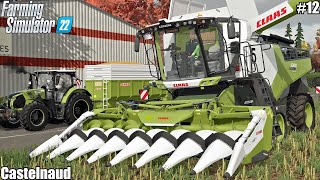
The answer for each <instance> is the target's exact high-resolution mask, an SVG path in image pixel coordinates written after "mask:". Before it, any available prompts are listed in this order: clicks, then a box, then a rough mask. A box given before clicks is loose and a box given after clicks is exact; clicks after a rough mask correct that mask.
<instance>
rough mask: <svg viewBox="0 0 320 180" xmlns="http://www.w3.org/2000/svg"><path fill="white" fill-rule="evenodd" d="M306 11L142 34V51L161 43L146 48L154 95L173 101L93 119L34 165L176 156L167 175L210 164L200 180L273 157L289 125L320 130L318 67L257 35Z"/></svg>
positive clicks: (168, 26) (176, 24)
mask: <svg viewBox="0 0 320 180" xmlns="http://www.w3.org/2000/svg"><path fill="white" fill-rule="evenodd" d="M231 2H232V1H231ZM233 2H236V1H233ZM246 2H247V1H246ZM229 3H230V1H229ZM247 3H248V4H247ZM247 3H244V4H245V5H246V6H249V5H250V4H251V5H252V1H248V2H247ZM297 3H298V1H296V0H293V1H290V2H289V3H288V2H284V3H282V4H280V5H279V6H277V7H276V8H274V9H272V10H270V11H268V12H266V13H264V14H261V15H259V16H257V18H255V19H254V20H246V19H241V18H237V17H238V15H237V14H236V13H234V14H230V13H229V12H232V11H228V9H226V8H220V9H218V10H217V9H213V10H208V11H203V12H201V13H195V14H186V15H182V16H179V17H176V18H172V19H171V20H164V19H163V20H160V21H159V23H157V24H154V25H151V26H148V27H146V28H144V29H142V30H140V31H139V32H138V33H137V38H136V43H135V50H136V51H139V45H140V40H141V39H142V38H143V39H144V40H152V42H153V44H151V45H150V44H145V46H144V47H145V50H146V53H147V54H148V58H149V62H150V63H152V64H153V65H155V67H156V70H157V73H156V74H154V75H155V76H156V77H157V80H155V81H152V82H150V86H149V88H157V89H160V90H164V91H166V96H165V97H162V98H161V99H158V100H153V99H149V100H147V101H118V102H117V107H116V108H108V109H104V108H103V109H95V110H93V111H92V112H86V113H84V114H83V115H82V116H81V117H80V118H79V119H78V120H77V121H76V122H75V123H74V124H72V125H71V126H69V127H68V128H67V129H66V130H65V131H64V132H63V133H61V134H60V135H56V136H54V137H52V138H51V139H49V140H48V141H46V142H44V143H43V144H42V145H40V146H39V147H38V148H36V149H35V150H34V151H33V152H31V153H30V157H35V156H38V155H40V154H42V153H44V152H48V151H50V150H53V151H52V152H51V153H50V154H49V155H48V158H50V159H52V158H54V157H56V156H59V155H61V154H63V153H66V152H68V151H72V150H74V151H73V152H72V153H71V154H70V155H69V156H68V157H67V160H68V161H72V160H74V159H76V158H78V157H81V156H82V155H85V154H87V153H89V152H93V151H95V152H94V153H93V155H92V156H91V157H90V158H89V159H88V160H87V161H88V163H93V162H95V161H97V160H98V159H100V158H102V157H105V156H107V155H109V154H111V153H114V152H118V153H117V154H116V156H115V157H114V158H113V159H112V160H111V161H110V162H107V165H108V166H116V165H117V164H118V163H120V162H121V161H123V160H124V159H127V158H129V157H131V156H133V155H136V154H139V153H143V155H142V156H141V157H140V159H139V160H138V161H137V162H136V163H135V164H134V166H133V167H132V168H133V169H135V168H140V167H141V166H143V165H145V164H147V163H148V162H150V161H152V160H154V159H156V158H158V157H160V156H164V155H168V156H169V157H168V159H167V161H166V162H165V164H164V165H163V166H162V167H161V169H160V170H161V171H165V170H168V169H170V168H172V167H173V166H175V165H177V164H178V163H180V162H182V161H184V160H186V159H188V158H190V157H194V156H200V159H199V161H198V162H197V164H196V165H195V167H194V168H193V169H192V170H191V174H197V173H199V172H201V171H202V170H204V169H205V168H207V167H209V166H210V165H211V164H213V163H215V162H217V161H219V160H222V159H228V160H229V164H228V167H227V170H226V172H225V177H230V176H233V175H234V173H235V171H236V169H237V168H238V167H239V165H240V164H241V163H242V164H247V163H252V162H256V161H261V160H264V159H266V158H267V157H268V155H269V153H268V152H269V151H270V150H271V149H272V146H273V144H274V143H275V142H277V141H278V142H279V141H281V140H282V139H283V138H285V135H286V132H287V129H288V126H287V124H289V125H290V126H291V127H292V128H295V129H297V130H303V131H308V130H310V129H312V128H314V126H315V109H314V103H313V100H312V98H311V97H310V95H309V94H308V83H307V80H306V77H305V75H306V74H307V73H308V72H310V71H311V69H312V67H311V60H310V57H309V53H308V52H307V51H304V50H301V49H295V48H292V47H291V46H290V45H291V44H292V43H293V42H292V41H290V40H288V39H285V38H282V37H279V36H276V35H270V36H264V35H259V34H256V33H255V32H260V31H263V30H264V29H266V28H269V27H271V26H272V25H274V24H276V23H279V22H281V21H283V20H284V19H286V18H288V17H291V16H292V15H294V14H295V7H296V4H297ZM242 6H243V5H242ZM228 7H229V10H230V7H234V6H231V5H230V6H229V4H228ZM249 7H250V6H249ZM238 8H239V7H238ZM243 8H244V9H245V7H243ZM249 9H250V8H249ZM231 10H232V9H231ZM246 13H247V12H246ZM240 15H241V14H240ZM240 15H239V17H240ZM144 42H145V41H144ZM145 90H148V87H145V88H144V89H143V90H142V91H141V93H143V91H145Z"/></svg>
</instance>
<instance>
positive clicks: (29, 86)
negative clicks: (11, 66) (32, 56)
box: [28, 74, 33, 89]
mask: <svg viewBox="0 0 320 180" xmlns="http://www.w3.org/2000/svg"><path fill="white" fill-rule="evenodd" d="M32 80H33V79H32V74H29V83H28V89H32V88H33V81H32Z"/></svg>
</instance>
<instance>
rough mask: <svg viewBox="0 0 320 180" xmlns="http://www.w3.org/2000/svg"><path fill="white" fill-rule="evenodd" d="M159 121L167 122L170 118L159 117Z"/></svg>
mask: <svg viewBox="0 0 320 180" xmlns="http://www.w3.org/2000/svg"><path fill="white" fill-rule="evenodd" d="M158 120H160V121H166V120H169V118H168V117H158Z"/></svg>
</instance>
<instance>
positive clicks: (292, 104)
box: [287, 95, 315, 131]
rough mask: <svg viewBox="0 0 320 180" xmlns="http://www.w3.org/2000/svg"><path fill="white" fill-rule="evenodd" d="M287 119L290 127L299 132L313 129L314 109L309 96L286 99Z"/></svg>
mask: <svg viewBox="0 0 320 180" xmlns="http://www.w3.org/2000/svg"><path fill="white" fill-rule="evenodd" d="M287 118H288V122H289V123H290V125H291V126H292V127H293V128H294V129H296V130H300V131H307V130H310V129H313V128H314V127H315V108H314V104H313V100H312V98H311V97H310V96H306V95H298V96H292V97H290V98H289V99H288V107H287Z"/></svg>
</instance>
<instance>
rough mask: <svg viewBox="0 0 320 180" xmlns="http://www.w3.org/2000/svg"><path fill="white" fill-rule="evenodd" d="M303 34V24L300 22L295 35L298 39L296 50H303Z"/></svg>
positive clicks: (296, 40)
mask: <svg viewBox="0 0 320 180" xmlns="http://www.w3.org/2000/svg"><path fill="white" fill-rule="evenodd" d="M302 33H303V29H302V26H301V23H300V22H299V23H298V28H297V34H296V35H295V36H296V39H295V47H296V48H301V45H302V40H303V39H304V37H303V34H302Z"/></svg>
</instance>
